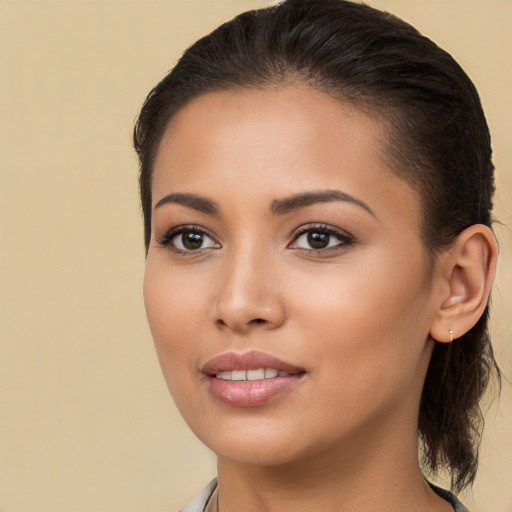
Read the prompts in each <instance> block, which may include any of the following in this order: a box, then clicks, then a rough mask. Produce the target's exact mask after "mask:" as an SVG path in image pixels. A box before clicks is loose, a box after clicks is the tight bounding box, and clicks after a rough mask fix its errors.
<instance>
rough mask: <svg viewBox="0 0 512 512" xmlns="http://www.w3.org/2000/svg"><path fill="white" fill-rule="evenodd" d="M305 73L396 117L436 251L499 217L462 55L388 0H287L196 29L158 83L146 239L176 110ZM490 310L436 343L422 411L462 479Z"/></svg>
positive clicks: (315, 83) (148, 127)
mask: <svg viewBox="0 0 512 512" xmlns="http://www.w3.org/2000/svg"><path fill="white" fill-rule="evenodd" d="M288 83H303V84H307V85H309V86H311V87H313V88H316V89H319V90H321V91H324V92H326V93H327V94H329V95H331V96H334V97H336V98H339V99H340V101H345V102H349V103H350V104H352V105H353V106H355V107H356V108H360V109H361V110H363V111H364V112H366V113H367V114H369V115H373V116H375V117H377V118H378V119H380V120H381V121H383V122H384V123H385V125H386V126H387V128H388V132H389V134H388V136H389V139H388V145H387V152H386V157H387V158H388V159H389V164H390V165H389V166H390V168H391V169H393V170H394V172H396V173H397V174H398V175H399V176H400V177H401V178H403V179H404V180H405V181H407V182H408V183H410V184H411V186H413V187H414V188H415V189H416V190H418V192H419V194H420V197H421V200H422V210H423V225H422V234H423V240H424V242H425V246H426V247H427V249H428V250H429V252H430V253H431V254H432V255H435V254H436V253H437V252H439V251H441V250H443V249H446V248H447V247H449V246H450V244H451V243H452V242H453V241H454V239H455V238H456V237H457V235H458V234H460V233H461V231H463V230H464V229H465V228H467V227H469V226H471V225H473V224H485V225H487V226H490V225H491V222H492V218H491V211H492V197H493V193H494V177H493V169H494V168H493V164H492V161H491V145H490V136H489V131H488V128H487V124H486V120H485V117H484V113H483V110H482V107H481V104H480V100H479V97H478V94H477V92H476V89H475V87H474V85H473V84H472V82H471V80H470V79H469V78H468V76H467V75H466V74H465V73H464V71H463V70H462V69H461V67H460V66H459V65H458V64H457V63H456V62H455V61H454V59H453V58H452V57H451V56H450V55H449V54H448V53H447V52H445V51H444V50H442V49H440V48H439V47H438V46H436V45H435V44H434V43H433V42H432V41H430V40H429V39H428V38H426V37H424V36H422V35H421V34H420V33H419V32H418V31H417V30H416V29H415V28H413V27H412V26H410V25H408V24H407V23H405V22H403V21H402V20H400V19H398V18H397V17H395V16H393V15H391V14H388V13H386V12H382V11H378V10H376V9H373V8H371V7H369V6H366V5H363V4H358V3H353V2H350V1H346V0H287V1H285V2H282V3H280V4H279V5H277V6H275V7H270V8H267V9H261V10H255V11H249V12H246V13H243V14H241V15H239V16H238V17H236V18H235V19H233V20H232V21H230V22H228V23H225V24H223V25H221V26H220V27H219V28H217V29H216V30H215V31H213V32H212V33H211V34H209V35H208V36H206V37H204V38H202V39H200V40H199V41H197V42H196V43H195V44H194V45H193V46H191V47H190V48H189V49H188V50H187V51H186V52H185V53H184V55H183V56H182V58H181V59H180V61H179V62H178V64H177V65H176V66H175V68H174V69H173V70H172V71H171V72H170V73H169V74H168V75H167V76H166V77H165V78H164V79H163V80H162V81H161V82H160V83H159V84H158V85H157V86H156V87H155V88H154V89H153V90H152V91H151V92H150V94H149V95H148V97H147V99H146V101H145V103H144V105H143V107H142V110H141V112H140V115H139V117H138V120H137V122H136V125H135V130H134V145H135V149H136V151H137V153H138V155H139V159H140V193H141V200H142V210H143V214H144V228H145V243H146V249H147V247H148V245H149V241H150V234H151V174H152V168H153V161H154V158H155V155H156V154H157V152H158V148H159V144H160V141H161V139H162V136H163V133H164V131H165V129H166V127H167V125H168V123H169V121H170V119H171V118H172V117H173V115H174V114H175V113H176V112H177V111H179V110H180V109H181V108H182V107H183V106H184V105H186V104H187V103H188V102H189V101H190V100H192V99H193V98H196V97H198V96H200V95H202V94H205V93H207V92H214V91H219V90H226V89H234V88H263V87H268V86H272V85H276V84H278V85H279V84H288ZM487 318H488V310H487V308H486V310H485V312H484V314H483V315H482V317H481V318H480V320H479V321H478V323H477V324H476V325H475V326H474V327H473V328H472V329H471V330H470V331H469V332H468V333H466V334H465V335H463V336H462V337H461V338H460V339H458V340H456V341H455V342H454V343H452V344H450V345H448V344H441V343H437V344H436V347H435V349H434V353H433V356H432V359H431V362H430V366H429V369H428V372H427V376H426V380H425V384H424V389H423V395H422V398H421V404H420V412H419V419H418V431H419V438H420V441H421V448H422V455H423V462H424V466H425V468H426V469H427V470H430V471H432V472H436V471H437V470H439V469H441V468H443V467H444V466H446V467H448V469H449V470H450V471H451V475H452V489H455V490H460V489H462V488H463V487H465V486H467V485H468V484H470V483H471V482H472V481H473V479H474V477H475V473H476V468H477V461H478V444H479V439H480V427H481V423H482V415H481V412H480V408H479V401H480V399H481V397H482V394H483V392H484V391H485V389H486V387H487V384H488V381H489V377H490V375H491V373H492V371H493V370H495V371H496V374H497V376H498V378H499V370H498V368H497V365H496V362H495V359H494V356H493V352H492V348H491V345H490V340H489V335H488V328H487Z"/></svg>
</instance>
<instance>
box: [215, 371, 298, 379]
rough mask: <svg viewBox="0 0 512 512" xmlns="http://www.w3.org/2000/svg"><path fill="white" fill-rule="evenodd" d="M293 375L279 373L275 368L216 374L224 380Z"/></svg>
mask: <svg viewBox="0 0 512 512" xmlns="http://www.w3.org/2000/svg"><path fill="white" fill-rule="evenodd" d="M289 375H291V373H288V372H284V371H279V370H276V369H275V368H258V369H257V370H233V371H223V372H219V373H217V374H216V377H217V379H222V380H262V379H273V378H274V377H277V376H279V377H288V376H289Z"/></svg>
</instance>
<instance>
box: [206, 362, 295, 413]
mask: <svg viewBox="0 0 512 512" xmlns="http://www.w3.org/2000/svg"><path fill="white" fill-rule="evenodd" d="M201 371H202V373H204V374H205V375H207V377H208V382H209V391H210V393H211V394H212V395H213V396H214V398H216V399H217V400H219V401H220V402H222V403H224V404H227V405H231V406H234V407H255V406H259V405H264V404H266V403H268V402H270V401H272V400H274V399H275V398H277V397H278V396H280V395H282V394H284V393H286V392H289V391H291V390H292V389H293V388H295V386H296V385H297V384H298V383H299V382H300V381H301V380H302V378H303V377H304V375H305V370H304V369H303V368H300V367H297V366H294V365H292V364H289V363H286V362H285V361H282V360H280V359H278V358H276V357H274V356H271V355H269V354H265V353H263V352H246V353H243V354H238V353H236V352H228V353H225V354H221V355H219V356H217V357H214V358H213V359H211V360H210V361H208V362H207V363H206V364H205V365H204V367H203V368H202V369H201Z"/></svg>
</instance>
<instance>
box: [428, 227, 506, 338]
mask: <svg viewBox="0 0 512 512" xmlns="http://www.w3.org/2000/svg"><path fill="white" fill-rule="evenodd" d="M497 259H498V244H497V242H496V238H495V236H494V233H493V232H492V231H491V229H489V228H488V227H487V226H484V225H482V224H475V225H473V226H470V227H469V228H467V229H465V230H464V231H463V232H462V233H461V234H460V235H459V236H458V237H457V239H456V241H455V243H454V244H453V246H452V247H451V248H450V249H449V250H448V251H447V252H446V254H445V255H443V258H442V261H441V265H442V267H443V268H442V269H441V276H442V277H441V279H443V280H445V282H446V284H447V286H444V287H443V289H444V290H447V292H445V294H444V296H443V297H441V300H440V302H439V306H438V310H437V313H436V315H435V318H434V320H433V323H432V326H431V329H430V336H431V337H432V338H433V339H435V340H437V341H440V342H450V341H452V340H453V339H457V338H460V337H461V336H462V335H464V334H465V333H466V332H468V331H469V330H470V329H471V328H472V327H473V326H474V325H475V324H476V323H477V322H478V319H479V318H480V317H481V316H482V313H483V312H484V309H485V307H486V305H487V301H488V298H489V293H490V290H491V286H492V283H493V281H494V274H495V271H496V262H497Z"/></svg>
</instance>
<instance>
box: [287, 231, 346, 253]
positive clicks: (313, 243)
mask: <svg viewBox="0 0 512 512" xmlns="http://www.w3.org/2000/svg"><path fill="white" fill-rule="evenodd" d="M353 243H354V238H353V237H352V236H351V235H349V234H348V233H347V232H345V231H342V230H340V229H338V228H335V227H333V226H328V225H325V226H324V225H319V226H303V227H302V228H300V230H299V231H298V233H297V234H296V235H295V237H294V240H293V242H292V243H291V244H290V245H289V246H288V247H289V248H290V249H302V250H309V251H324V250H325V251H326V252H327V251H328V250H330V249H341V248H344V247H347V246H350V245H352V244H353Z"/></svg>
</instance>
